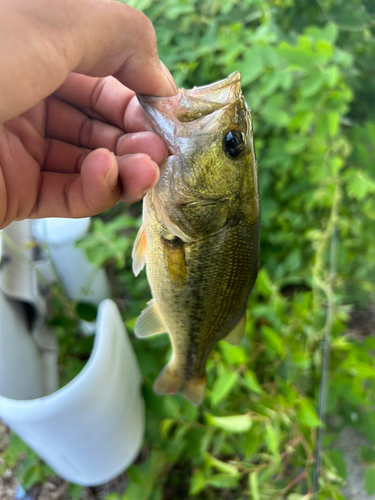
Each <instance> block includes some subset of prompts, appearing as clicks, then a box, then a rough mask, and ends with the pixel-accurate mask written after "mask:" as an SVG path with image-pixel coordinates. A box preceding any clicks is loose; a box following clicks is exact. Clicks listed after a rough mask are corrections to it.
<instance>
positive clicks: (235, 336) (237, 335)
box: [224, 313, 246, 345]
mask: <svg viewBox="0 0 375 500" xmlns="http://www.w3.org/2000/svg"><path fill="white" fill-rule="evenodd" d="M245 325H246V313H245V314H244V315H243V316H242V318H241V319H240V321H239V322H238V323H237V325H236V326H235V327H234V328H233V330H231V331H230V332H229V333H228V335H227V336H226V337H224V340H226V341H227V342H229V343H230V344H232V345H237V344H239V343H240V342H241V340H242V337H243V334H244V332H245Z"/></svg>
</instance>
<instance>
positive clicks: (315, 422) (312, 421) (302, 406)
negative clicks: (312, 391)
mask: <svg viewBox="0 0 375 500" xmlns="http://www.w3.org/2000/svg"><path fill="white" fill-rule="evenodd" d="M297 419H298V420H299V421H300V422H301V423H302V424H304V425H307V426H308V427H320V426H321V425H322V423H321V421H320V420H319V418H318V416H317V414H316V412H315V410H314V408H313V407H312V406H311V403H310V401H308V400H307V399H306V398H304V399H301V400H300V402H299V407H298V410H297Z"/></svg>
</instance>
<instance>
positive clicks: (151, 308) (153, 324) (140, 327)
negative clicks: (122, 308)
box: [134, 299, 168, 338]
mask: <svg viewBox="0 0 375 500" xmlns="http://www.w3.org/2000/svg"><path fill="white" fill-rule="evenodd" d="M167 331H168V328H167V327H166V326H165V324H164V321H163V319H162V317H161V314H160V312H159V309H158V306H157V305H156V302H155V300H154V299H151V300H150V302H149V303H148V306H147V307H146V309H143V311H142V312H141V314H140V315H139V316H138V318H137V321H136V322H135V326H134V333H135V335H136V336H137V337H139V338H144V337H149V336H150V335H157V334H158V333H164V332H167Z"/></svg>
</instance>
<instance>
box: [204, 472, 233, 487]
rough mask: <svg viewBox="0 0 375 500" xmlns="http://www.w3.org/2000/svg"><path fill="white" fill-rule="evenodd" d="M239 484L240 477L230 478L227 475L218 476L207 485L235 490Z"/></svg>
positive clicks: (213, 477) (212, 477)
mask: <svg viewBox="0 0 375 500" xmlns="http://www.w3.org/2000/svg"><path fill="white" fill-rule="evenodd" d="M238 482H239V479H238V476H230V475H227V474H216V475H214V476H211V477H210V478H209V479H208V480H207V484H209V485H211V486H213V487H214V488H233V487H234V486H237V484H238Z"/></svg>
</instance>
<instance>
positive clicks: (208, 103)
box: [136, 71, 242, 146]
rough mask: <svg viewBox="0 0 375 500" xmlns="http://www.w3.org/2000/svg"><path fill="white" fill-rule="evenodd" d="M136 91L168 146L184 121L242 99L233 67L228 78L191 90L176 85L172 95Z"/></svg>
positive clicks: (239, 82) (200, 116)
mask: <svg viewBox="0 0 375 500" xmlns="http://www.w3.org/2000/svg"><path fill="white" fill-rule="evenodd" d="M136 95H137V98H138V101H139V104H140V105H141V107H142V109H143V111H144V112H145V114H146V116H147V118H148V119H149V122H150V124H151V126H152V128H153V129H154V131H155V132H156V133H158V134H159V135H160V136H161V137H162V138H163V140H164V141H165V142H166V143H167V145H168V146H171V145H172V144H173V143H174V138H175V135H176V131H177V130H178V129H180V128H181V127H182V129H184V123H186V122H195V121H197V120H199V119H200V118H204V117H208V116H209V115H211V114H213V113H215V112H217V111H219V110H221V109H225V108H227V107H228V106H231V105H233V104H234V103H236V102H237V101H240V100H241V99H242V97H241V96H242V94H241V74H240V73H239V72H238V71H236V72H235V73H232V74H231V75H229V76H228V78H225V79H224V80H221V81H219V82H216V83H213V84H210V85H204V86H202V87H194V88H193V89H191V90H185V89H179V91H178V93H177V94H176V95H174V96H171V97H156V96H149V95H140V94H136ZM187 125H188V123H187ZM202 126H203V125H202ZM184 130H185V129H184ZM189 135H190V132H189V133H188V134H187V136H189Z"/></svg>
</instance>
